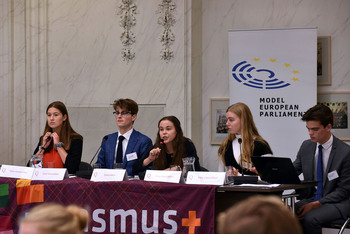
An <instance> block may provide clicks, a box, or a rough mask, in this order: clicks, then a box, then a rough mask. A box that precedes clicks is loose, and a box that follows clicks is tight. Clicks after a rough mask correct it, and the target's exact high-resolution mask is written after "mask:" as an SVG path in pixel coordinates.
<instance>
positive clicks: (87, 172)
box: [76, 162, 93, 179]
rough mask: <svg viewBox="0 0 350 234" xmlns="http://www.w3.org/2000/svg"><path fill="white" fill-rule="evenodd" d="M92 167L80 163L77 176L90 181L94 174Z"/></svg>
mask: <svg viewBox="0 0 350 234" xmlns="http://www.w3.org/2000/svg"><path fill="white" fill-rule="evenodd" d="M92 169H93V168H92V166H91V165H90V164H89V163H87V162H80V164H79V171H77V172H76V176H77V177H80V178H85V179H90V178H91V174H92Z"/></svg>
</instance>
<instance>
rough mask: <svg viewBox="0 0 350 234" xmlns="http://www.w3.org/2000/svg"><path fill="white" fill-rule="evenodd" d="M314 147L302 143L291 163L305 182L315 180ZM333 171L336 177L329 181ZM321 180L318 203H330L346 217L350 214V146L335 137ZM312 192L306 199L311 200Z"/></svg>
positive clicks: (309, 141)
mask: <svg viewBox="0 0 350 234" xmlns="http://www.w3.org/2000/svg"><path fill="white" fill-rule="evenodd" d="M316 145H317V144H316V143H315V142H312V141H311V140H306V141H304V142H303V144H302V145H301V147H300V149H299V152H298V154H297V157H296V160H295V161H294V163H293V164H294V167H295V169H296V170H297V172H298V174H301V173H303V175H304V180H306V181H307V180H316V178H314V171H315V168H314V167H315V166H314V165H315V163H314V160H315V153H316ZM334 171H336V172H337V174H338V177H337V178H334V179H331V180H329V178H328V175H329V173H330V172H333V173H334ZM323 178H324V180H323V197H322V198H321V199H320V200H319V202H320V203H321V204H325V203H332V204H333V205H335V206H336V207H337V208H338V209H339V210H340V211H341V212H342V214H343V215H344V216H346V215H347V213H350V212H349V211H350V201H349V198H350V146H349V145H347V144H346V143H344V142H343V141H341V140H339V139H338V138H336V137H335V136H333V144H332V149H331V153H330V155H329V159H328V164H327V168H326V171H325V174H324V175H323ZM314 191H315V190H313V191H309V192H308V194H307V195H306V196H307V197H306V198H309V199H310V198H313V197H314V196H315V194H314Z"/></svg>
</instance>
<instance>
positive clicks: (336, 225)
mask: <svg viewBox="0 0 350 234" xmlns="http://www.w3.org/2000/svg"><path fill="white" fill-rule="evenodd" d="M349 226H350V218H347V219H346V220H344V219H337V220H335V221H333V222H331V223H327V224H325V225H324V226H323V228H330V229H339V231H338V234H342V233H343V232H344V230H345V229H347V228H349Z"/></svg>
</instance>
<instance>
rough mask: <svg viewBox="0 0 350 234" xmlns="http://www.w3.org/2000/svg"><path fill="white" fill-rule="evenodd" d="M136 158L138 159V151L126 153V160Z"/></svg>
mask: <svg viewBox="0 0 350 234" xmlns="http://www.w3.org/2000/svg"><path fill="white" fill-rule="evenodd" d="M135 159H137V153H136V152H134V153H131V154H127V155H126V160H128V161H132V160H135Z"/></svg>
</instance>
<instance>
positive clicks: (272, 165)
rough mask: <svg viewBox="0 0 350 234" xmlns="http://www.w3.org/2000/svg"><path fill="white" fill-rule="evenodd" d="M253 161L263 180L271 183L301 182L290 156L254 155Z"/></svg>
mask: <svg viewBox="0 0 350 234" xmlns="http://www.w3.org/2000/svg"><path fill="white" fill-rule="evenodd" d="M252 162H253V164H254V166H255V167H256V170H257V171H258V173H259V176H260V178H261V179H262V180H264V181H266V182H269V183H271V184H301V181H300V179H299V177H298V175H297V172H296V170H295V168H294V166H293V163H292V160H291V159H290V158H283V157H274V156H272V157H258V156H253V157H252Z"/></svg>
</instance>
